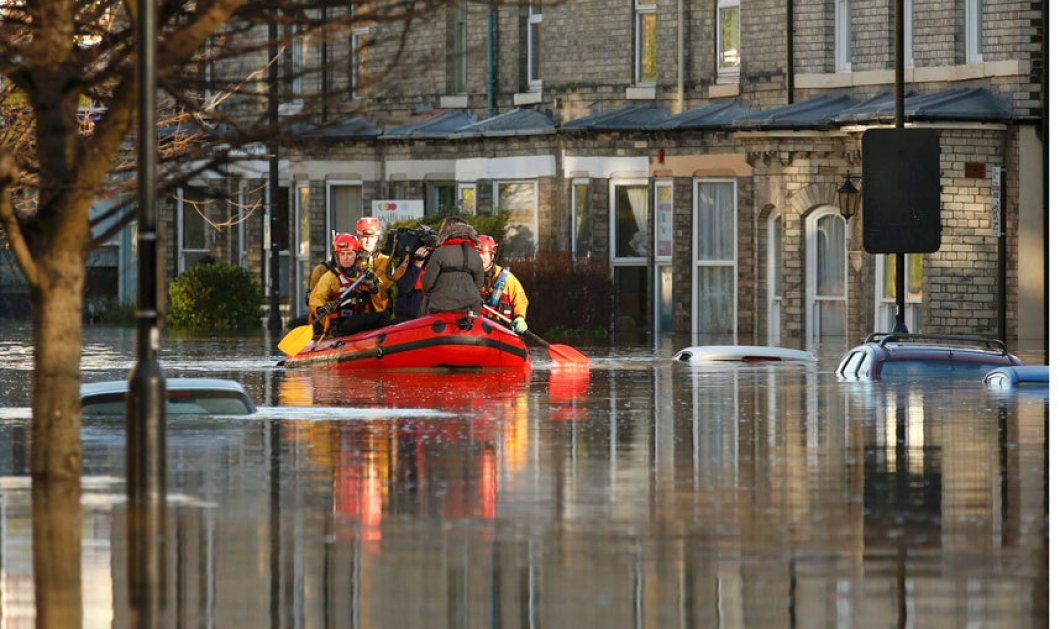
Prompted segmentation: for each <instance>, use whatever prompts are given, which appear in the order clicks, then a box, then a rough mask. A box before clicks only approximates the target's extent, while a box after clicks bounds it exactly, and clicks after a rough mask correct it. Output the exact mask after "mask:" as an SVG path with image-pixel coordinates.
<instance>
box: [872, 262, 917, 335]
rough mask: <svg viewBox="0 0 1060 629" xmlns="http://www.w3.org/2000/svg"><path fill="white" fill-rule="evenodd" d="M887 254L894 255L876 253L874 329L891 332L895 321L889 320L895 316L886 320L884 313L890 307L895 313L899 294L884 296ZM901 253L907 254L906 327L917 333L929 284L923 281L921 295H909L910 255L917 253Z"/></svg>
mask: <svg viewBox="0 0 1060 629" xmlns="http://www.w3.org/2000/svg"><path fill="white" fill-rule="evenodd" d="M887 255H892V254H878V255H876V288H875V290H874V295H873V296H874V302H875V306H876V308H875V313H876V316H875V318H874V321H873V324H874V325H875V327H874V328H873V329H874V330H875V331H877V332H890V331H891V329H892V327H893V323H890V321H889V320H891V319H893V318H894V317H893V315H892V316H890V317H887V319H888V321H885V320H884V315H883V313H884V310H885V309H889V310H890V312H892V313H893V312H894V310H895V308H897V303H898V299H897V296H896V297H895V298H890V297H884V296H883V293H884V291H883V280H884V268H885V266H886V257H887ZM893 255H899V254H893ZM900 255H904V256H905V286H906V292H905V325H906V328H907V329H908V330H909V331H910V332H912V333H914V334H915V333H917V332H919V331H920V322H921V321H922V319H921V315H922V314H923V311H922V308H923V303H924V291H925V290H926V289H927V285H926V284H925V283H923V282H921V286H920V296H919V297H911V296H910V295H909V269H910V265H909V256H910V255H915V254H909V253H904V254H900ZM923 263H924V262H923V258H921V262H920V264H921V265H923Z"/></svg>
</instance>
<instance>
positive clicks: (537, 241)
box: [492, 179, 541, 257]
mask: <svg viewBox="0 0 1060 629" xmlns="http://www.w3.org/2000/svg"><path fill="white" fill-rule="evenodd" d="M520 184H526V185H530V186H532V187H533V191H534V250H533V251H532V252H531V253H530V254H529V255H530V256H531V257H532V256H534V255H536V254H537V252H538V251H539V250H540V249H541V225H540V222H541V216H540V214H541V208H540V200H541V190H540V189H539V186H538V181H537V179H496V180H494V182H493V212H492V213H493V214H496V213H497V212H499V211H500V210H501V207H500V200H501V195H500V190H501V186H510V185H520ZM511 225H512V223H511V221H510V220H509V230H510V229H511ZM504 240H505V242H509V241H510V240H511V238H510V235H509V234H508V233H505V235H504ZM505 255H508V252H507V251H505Z"/></svg>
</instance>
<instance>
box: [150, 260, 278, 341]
mask: <svg viewBox="0 0 1060 629" xmlns="http://www.w3.org/2000/svg"><path fill="white" fill-rule="evenodd" d="M168 319H169V322H170V323H171V324H173V325H174V326H176V327H184V328H238V327H246V326H252V325H260V324H261V289H260V288H259V287H258V283H257V282H255V281H254V278H253V277H251V275H250V273H249V272H248V271H247V270H246V269H244V268H242V267H239V266H235V265H232V264H215V263H206V264H197V265H195V266H193V267H191V268H190V269H188V270H187V271H184V272H183V273H181V274H180V275H178V276H177V277H176V279H174V280H173V281H172V282H171V283H170V285H169V317H168Z"/></svg>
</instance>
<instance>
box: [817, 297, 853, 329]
mask: <svg viewBox="0 0 1060 629" xmlns="http://www.w3.org/2000/svg"><path fill="white" fill-rule="evenodd" d="M817 308H818V315H819V317H820V319H819V320H820V322H821V331H820V334H821V336H842V335H844V334H846V329H847V304H846V302H845V301H819V302H817Z"/></svg>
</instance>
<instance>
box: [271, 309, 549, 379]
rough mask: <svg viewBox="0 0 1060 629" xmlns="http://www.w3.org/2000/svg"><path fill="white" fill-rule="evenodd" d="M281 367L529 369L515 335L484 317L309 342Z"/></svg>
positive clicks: (438, 318) (437, 318) (438, 317)
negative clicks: (285, 365)
mask: <svg viewBox="0 0 1060 629" xmlns="http://www.w3.org/2000/svg"><path fill="white" fill-rule="evenodd" d="M468 323H470V326H469V325H468ZM461 324H463V325H461ZM464 328H469V329H464ZM286 364H287V366H288V367H301V366H306V367H310V366H313V367H316V366H331V367H334V368H337V369H341V370H358V369H433V368H442V369H446V368H447V369H459V368H475V369H524V370H525V369H529V368H530V354H529V352H527V351H526V345H525V344H524V343H523V339H522V338H521V337H520V336H519V335H518V334H515V333H514V332H512V331H511V330H509V329H507V328H506V327H504V326H502V325H500V324H497V323H494V322H493V321H490V320H488V319H486V318H485V317H481V316H479V317H475V318H474V319H468V318H467V317H466V316H465V315H462V314H458V313H438V314H432V315H427V316H424V317H420V318H418V319H413V320H411V321H406V322H404V323H398V324H397V325H390V326H387V327H384V328H379V329H376V330H368V331H366V332H360V333H357V334H354V335H352V336H343V337H339V338H333V339H324V340H323V341H319V342H318V341H313V342H311V343H309V345H307V346H306V347H305V349H303V350H302V351H300V352H298V353H297V354H295V355H294V356H290V357H288V358H287V362H286Z"/></svg>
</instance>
